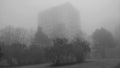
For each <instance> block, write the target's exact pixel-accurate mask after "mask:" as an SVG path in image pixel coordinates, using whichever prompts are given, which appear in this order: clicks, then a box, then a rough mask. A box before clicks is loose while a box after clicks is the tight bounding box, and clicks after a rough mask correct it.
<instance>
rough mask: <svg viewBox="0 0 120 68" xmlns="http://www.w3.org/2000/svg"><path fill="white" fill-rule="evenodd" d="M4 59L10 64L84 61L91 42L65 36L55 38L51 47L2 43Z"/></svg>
mask: <svg viewBox="0 0 120 68" xmlns="http://www.w3.org/2000/svg"><path fill="white" fill-rule="evenodd" d="M0 46H1V49H2V51H1V52H2V53H3V56H2V59H4V60H7V63H8V64H9V65H28V64H40V63H48V62H50V63H53V64H67V63H76V62H83V61H84V59H85V58H86V56H87V55H88V54H89V52H90V48H89V44H88V43H87V42H86V41H82V40H80V39H75V40H73V41H72V42H68V40H67V39H65V38H57V39H54V40H53V46H51V47H44V48H42V47H39V46H38V45H31V46H30V47H26V45H24V44H20V43H14V44H12V45H5V44H3V43H1V44H0Z"/></svg>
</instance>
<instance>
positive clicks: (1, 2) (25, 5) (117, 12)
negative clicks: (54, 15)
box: [0, 0, 120, 34]
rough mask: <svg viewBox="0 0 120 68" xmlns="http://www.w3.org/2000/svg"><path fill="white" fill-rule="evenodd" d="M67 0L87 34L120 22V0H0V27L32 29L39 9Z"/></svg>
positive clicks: (111, 26) (42, 9)
mask: <svg viewBox="0 0 120 68" xmlns="http://www.w3.org/2000/svg"><path fill="white" fill-rule="evenodd" d="M67 1H69V2H71V3H72V4H73V5H74V6H75V7H76V8H78V9H79V11H80V17H81V18H80V20H81V25H82V29H83V30H84V31H85V32H86V33H88V34H91V33H92V32H93V31H94V30H95V29H96V28H100V27H101V26H104V27H106V28H107V29H109V30H114V27H115V26H116V25H118V24H119V23H120V0H0V27H2V26H5V25H14V26H20V27H25V28H33V29H34V28H35V27H36V26H37V23H38V13H39V12H40V11H44V10H46V9H48V8H51V7H53V6H56V5H60V4H63V3H65V2H67Z"/></svg>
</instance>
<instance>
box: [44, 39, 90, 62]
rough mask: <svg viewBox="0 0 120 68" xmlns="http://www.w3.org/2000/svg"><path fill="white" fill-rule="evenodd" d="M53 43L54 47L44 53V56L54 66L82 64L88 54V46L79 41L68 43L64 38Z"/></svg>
mask: <svg viewBox="0 0 120 68" xmlns="http://www.w3.org/2000/svg"><path fill="white" fill-rule="evenodd" d="M53 43H54V46H53V47H51V48H50V49H49V50H48V51H47V52H46V56H47V58H48V60H49V61H52V62H53V63H55V64H66V63H76V62H83V61H84V59H85V57H86V56H87V54H88V53H89V52H90V48H89V46H88V45H89V44H87V42H85V41H81V40H80V39H75V40H74V41H72V42H68V40H67V39H65V38H57V39H55V40H53Z"/></svg>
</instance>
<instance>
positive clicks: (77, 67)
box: [12, 59, 120, 68]
mask: <svg viewBox="0 0 120 68" xmlns="http://www.w3.org/2000/svg"><path fill="white" fill-rule="evenodd" d="M119 62H120V59H104V60H87V61H86V62H84V63H79V64H73V65H66V66H59V67H50V66H49V64H40V65H31V66H21V67H12V68H114V67H115V66H116V64H118V63H119Z"/></svg>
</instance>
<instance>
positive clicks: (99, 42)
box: [92, 28, 116, 58]
mask: <svg viewBox="0 0 120 68" xmlns="http://www.w3.org/2000/svg"><path fill="white" fill-rule="evenodd" d="M92 38H93V41H94V44H95V45H94V49H95V50H96V51H95V52H97V53H95V54H99V56H101V57H102V58H105V57H106V51H107V49H110V48H114V47H115V45H116V44H115V40H114V38H113V36H112V34H111V33H110V32H109V31H107V30H106V29H104V28H101V29H97V30H96V31H95V32H94V33H93V35H92Z"/></svg>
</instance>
